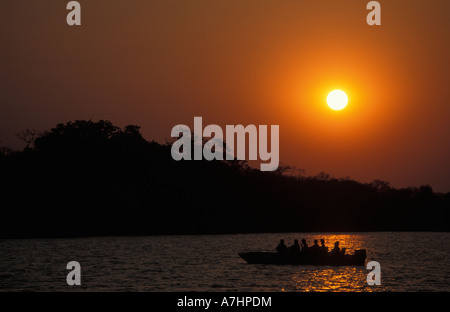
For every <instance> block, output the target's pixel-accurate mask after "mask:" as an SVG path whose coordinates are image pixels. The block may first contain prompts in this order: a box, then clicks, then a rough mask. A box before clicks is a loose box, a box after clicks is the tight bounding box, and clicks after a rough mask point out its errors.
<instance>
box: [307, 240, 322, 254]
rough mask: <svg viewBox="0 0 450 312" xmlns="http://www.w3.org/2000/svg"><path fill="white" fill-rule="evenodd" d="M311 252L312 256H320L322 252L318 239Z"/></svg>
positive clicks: (310, 249)
mask: <svg viewBox="0 0 450 312" xmlns="http://www.w3.org/2000/svg"><path fill="white" fill-rule="evenodd" d="M309 251H310V252H311V253H312V254H318V253H319V251H320V246H319V241H318V240H317V239H315V240H314V245H312V246H311V247H310V248H309Z"/></svg>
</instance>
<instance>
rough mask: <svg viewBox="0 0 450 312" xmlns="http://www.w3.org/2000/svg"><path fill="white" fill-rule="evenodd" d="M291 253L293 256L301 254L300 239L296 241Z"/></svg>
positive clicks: (290, 248) (290, 249) (290, 250)
mask: <svg viewBox="0 0 450 312" xmlns="http://www.w3.org/2000/svg"><path fill="white" fill-rule="evenodd" d="M289 253H290V254H293V255H295V254H298V253H300V245H299V243H298V239H296V240H295V241H294V245H292V246H291V247H289Z"/></svg>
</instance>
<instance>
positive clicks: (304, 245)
mask: <svg viewBox="0 0 450 312" xmlns="http://www.w3.org/2000/svg"><path fill="white" fill-rule="evenodd" d="M307 251H308V244H307V243H306V240H305V239H304V238H303V239H302V252H307Z"/></svg>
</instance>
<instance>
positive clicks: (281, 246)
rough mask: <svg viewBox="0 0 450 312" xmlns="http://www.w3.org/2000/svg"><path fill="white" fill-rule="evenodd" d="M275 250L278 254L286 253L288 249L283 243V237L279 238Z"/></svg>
mask: <svg viewBox="0 0 450 312" xmlns="http://www.w3.org/2000/svg"><path fill="white" fill-rule="evenodd" d="M277 251H278V253H280V254H286V253H287V251H288V249H287V247H286V245H285V244H284V239H280V243H279V244H278V246H277Z"/></svg>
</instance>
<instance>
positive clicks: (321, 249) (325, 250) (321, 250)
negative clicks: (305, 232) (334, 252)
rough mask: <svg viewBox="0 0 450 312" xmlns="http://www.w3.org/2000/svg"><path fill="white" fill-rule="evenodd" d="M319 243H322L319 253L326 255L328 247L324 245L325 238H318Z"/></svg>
mask: <svg viewBox="0 0 450 312" xmlns="http://www.w3.org/2000/svg"><path fill="white" fill-rule="evenodd" d="M320 244H321V245H322V246H320V253H322V254H324V255H326V254H327V252H328V247H327V246H325V240H324V239H323V238H322V239H321V240H320Z"/></svg>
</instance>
